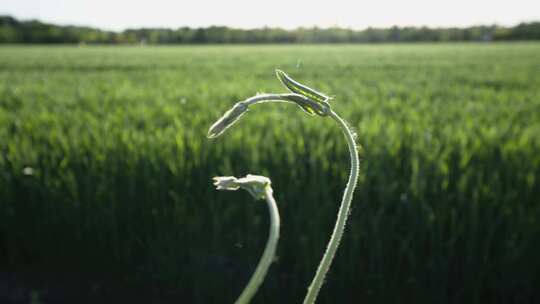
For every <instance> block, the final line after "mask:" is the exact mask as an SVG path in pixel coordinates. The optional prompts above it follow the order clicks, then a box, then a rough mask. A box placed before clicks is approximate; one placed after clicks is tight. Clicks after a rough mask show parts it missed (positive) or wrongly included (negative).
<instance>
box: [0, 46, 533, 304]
mask: <svg viewBox="0 0 540 304" xmlns="http://www.w3.org/2000/svg"><path fill="white" fill-rule="evenodd" d="M276 68H279V69H282V70H284V71H286V72H287V73H288V74H290V75H291V76H292V77H293V78H295V79H297V80H298V81H300V82H302V83H305V84H307V85H309V86H311V87H313V88H315V89H317V90H319V91H321V92H324V93H326V94H328V95H330V96H333V97H334V99H332V101H331V105H332V107H333V109H334V110H335V111H336V112H338V113H339V114H340V115H342V116H343V117H344V118H345V119H346V120H347V121H348V122H349V123H350V125H351V126H353V127H354V128H355V130H356V132H357V134H358V138H357V140H358V143H359V144H360V145H361V146H362V151H361V157H362V164H361V176H360V181H359V184H358V188H357V191H356V194H355V199H354V201H353V209H352V211H351V216H350V222H349V224H348V225H347V228H346V231H345V236H344V239H343V241H342V243H341V247H340V248H339V250H338V253H337V256H336V259H335V261H334V264H333V267H332V269H331V271H330V273H329V275H328V277H327V280H326V283H325V285H324V286H323V289H322V291H321V294H320V296H319V302H320V303H407V302H415V303H486V302H500V303H528V302H534V301H536V300H538V299H539V297H540V295H539V294H538V287H539V286H540V258H539V256H540V43H489V44H481V43H463V44H458V43H455V44H401V45H392V44H384V45H297V46H279V45H268V46H190V47H165V46H164V47H137V46H80V47H79V46H58V47H56V46H35V47H23V46H2V47H0V274H1V273H4V274H9V275H12V276H15V277H16V278H19V279H18V280H19V281H21V282H19V283H18V284H19V285H20V286H19V285H18V286H19V288H22V289H23V290H28V291H32V292H33V296H39V297H40V299H42V300H43V299H44V300H43V301H44V303H49V302H47V301H46V299H47V297H51V299H53V300H52V301H51V302H50V303H60V302H61V301H60V302H55V301H54V299H56V298H54V297H55V296H56V297H60V299H67V300H66V301H68V302H72V303H76V302H79V303H83V302H84V301H89V302H93V303H98V302H101V303H104V302H107V301H111V303H113V302H114V303H119V302H118V301H120V302H125V303H128V302H130V303H139V302H140V303H232V302H233V301H234V299H236V297H237V296H238V295H239V293H240V292H241V290H242V288H243V286H244V284H245V283H246V282H247V280H248V278H249V276H250V275H251V273H252V271H253V270H254V267H255V265H256V263H257V261H258V259H259V257H260V255H261V253H262V250H263V248H264V244H265V242H266V237H267V232H268V216H267V211H266V206H265V204H264V203H261V202H257V201H254V200H253V199H252V198H251V197H250V196H249V195H248V194H247V193H244V192H217V191H215V190H214V188H213V186H212V183H211V178H212V177H213V176H216V175H236V176H243V175H245V174H247V173H252V174H262V175H266V176H268V177H270V178H271V179H272V181H273V188H274V190H275V194H276V199H277V201H278V206H279V208H280V212H281V216H282V232H281V239H280V243H279V245H278V251H277V255H278V258H277V259H276V262H275V263H274V264H273V265H272V267H271V268H270V272H269V274H268V277H267V279H266V281H265V282H264V284H263V285H262V287H261V289H260V290H259V292H258V293H257V295H256V296H255V299H254V300H255V303H299V302H300V301H301V300H302V299H303V296H304V295H305V291H306V288H307V286H308V284H309V282H310V281H311V279H312V277H313V275H314V273H315V270H316V266H317V264H318V261H319V259H320V258H321V257H322V254H323V250H324V248H325V246H326V243H327V241H328V238H329V236H330V233H331V230H332V228H333V224H334V221H335V218H336V214H337V209H338V206H339V201H340V199H341V195H342V191H343V187H344V184H345V182H346V180H347V176H348V170H349V159H348V152H347V151H348V150H347V146H346V142H345V139H344V138H343V136H342V134H341V131H340V130H339V129H338V127H337V126H336V125H335V123H333V122H332V121H331V120H330V119H327V118H321V117H310V116H308V115H306V114H305V113H304V112H303V111H301V109H300V108H298V107H297V106H295V105H291V104H263V105H257V106H254V107H252V108H251V109H250V114H249V115H246V116H245V117H244V118H243V119H242V120H241V121H240V122H238V123H237V125H235V126H234V128H231V130H229V131H227V133H226V134H224V135H223V136H222V137H219V138H218V139H215V140H208V139H207V138H206V133H207V131H208V127H209V126H210V125H211V124H212V123H213V122H214V121H215V120H216V119H217V118H218V117H219V116H220V115H221V114H222V113H223V112H224V111H225V110H227V109H228V108H230V106H232V105H233V104H234V103H235V102H237V101H239V100H242V99H244V98H246V97H249V96H252V95H254V94H255V93H258V92H261V93H279V92H285V90H284V88H283V87H282V86H281V85H280V83H279V81H278V80H277V79H276V77H275V75H274V69H276ZM36 277H39V278H41V279H39V280H37V279H35V278H36ZM62 278H67V279H62ZM57 285H61V287H58V288H57ZM21 286H22V287H21ZM55 286H56V287H55ZM96 286H98V287H97V288H96ZM55 288H56V289H55ZM73 288H75V290H80V292H78V293H77V295H76V294H75V292H74V291H71V290H73ZM76 288H78V289H76ZM55 293H57V294H55ZM6 294H7V296H6V297H8V298H7V301H10V300H11V301H16V300H17V299H18V298H16V297H17V295H10V293H9V292H7V293H6ZM81 294H82V295H84V296H80V295H81ZM9 297H11V298H9ZM19 297H20V296H19ZM62 297H64V298H62ZM77 297H80V298H77ZM14 299H15V300H14ZM22 299H24V297H23V298H22ZM81 299H82V300H81ZM119 299H121V300H119ZM351 299H354V302H351ZM81 301H82V302H81ZM17 303H21V302H17ZM62 303H64V302H62Z"/></svg>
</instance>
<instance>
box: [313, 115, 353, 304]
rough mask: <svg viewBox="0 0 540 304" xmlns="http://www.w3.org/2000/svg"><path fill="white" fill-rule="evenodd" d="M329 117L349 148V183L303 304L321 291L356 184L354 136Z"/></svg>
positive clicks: (345, 125) (333, 116)
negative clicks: (341, 132) (330, 235)
mask: <svg viewBox="0 0 540 304" xmlns="http://www.w3.org/2000/svg"><path fill="white" fill-rule="evenodd" d="M330 117H332V119H334V120H335V121H336V122H337V123H338V124H339V126H340V127H341V129H342V131H343V134H344V135H345V138H346V139H347V144H348V146H349V153H350V156H351V172H350V175H349V181H348V182H347V186H346V187H345V193H344V194H343V199H342V201H341V206H340V207H339V212H338V217H337V220H336V225H335V227H334V231H333V232H332V237H331V238H330V241H329V242H328V246H327V247H326V252H325V253H324V256H323V258H322V260H321V263H320V264H319V267H318V268H317V273H316V274H315V277H314V278H313V281H312V282H311V285H310V286H309V288H308V292H307V294H306V298H305V299H304V304H312V303H315V300H316V299H317V295H318V294H319V290H320V289H321V286H322V284H323V283H324V277H325V276H326V273H327V272H328V269H329V268H330V265H331V264H332V260H333V259H334V256H335V255H336V251H337V248H338V246H339V242H340V240H341V237H342V235H343V231H344V230H345V224H346V223H347V216H348V215H349V209H350V206H351V201H352V197H353V192H354V188H355V187H356V182H357V180H358V171H359V164H360V159H359V158H358V150H357V148H356V143H355V141H354V136H353V133H352V131H351V129H350V128H349V127H348V126H347V123H346V122H345V121H344V120H343V119H342V118H341V117H339V116H338V115H337V114H336V113H335V112H334V111H331V112H330Z"/></svg>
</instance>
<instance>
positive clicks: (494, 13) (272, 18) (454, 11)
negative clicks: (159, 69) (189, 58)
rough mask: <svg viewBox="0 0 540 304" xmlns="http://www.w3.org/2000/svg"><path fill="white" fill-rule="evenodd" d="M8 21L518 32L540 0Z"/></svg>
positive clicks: (185, 8) (389, 2) (252, 4)
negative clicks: (507, 28)
mask: <svg viewBox="0 0 540 304" xmlns="http://www.w3.org/2000/svg"><path fill="white" fill-rule="evenodd" d="M6 14H7V15H12V16H15V17H16V18H20V19H39V20H41V21H45V22H52V23H57V24H73V25H88V26H94V27H99V28H103V29H110V30H123V29H125V28H134V27H168V28H176V27H180V26H191V27H200V26H209V25H227V26H231V27H239V28H256V27H263V26H270V27H283V28H296V27H300V26H314V25H316V26H319V27H329V26H341V27H350V28H356V29H362V28H366V27H368V26H372V27H390V26H392V25H398V26H407V25H413V26H422V25H427V26H470V25H476V24H493V23H497V24H500V25H515V24H517V23H519V22H522V21H540V0H511V1H509V0H446V1H438V0H401V1H400V0H371V1H365V0H356V1H354V0H265V1H257V0H195V1H185V0H176V1H173V0H146V1H138V0H1V1H0V15H6Z"/></svg>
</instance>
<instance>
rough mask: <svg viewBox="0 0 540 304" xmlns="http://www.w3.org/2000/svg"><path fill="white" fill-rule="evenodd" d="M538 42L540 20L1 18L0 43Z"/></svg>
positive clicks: (539, 38) (539, 37)
mask: <svg viewBox="0 0 540 304" xmlns="http://www.w3.org/2000/svg"><path fill="white" fill-rule="evenodd" d="M502 40H540V22H528V23H520V24H518V25H516V26H513V27H503V26H498V25H481V26H471V27H466V28H457V27H451V28H428V27H398V26H393V27H391V28H367V29H364V30H352V29H346V28H339V27H333V28H318V27H311V28H298V29H294V30H285V29H280V28H269V27H265V28H260V29H249V30H247V29H236V28H230V27H225V26H210V27H206V28H190V27H181V28H177V29H166V28H140V29H127V30H124V31H121V32H114V31H105V30H100V29H97V28H92V27H82V26H60V25H54V24H50V23H43V22H40V21H37V20H30V21H20V20H17V19H15V18H13V17H11V16H0V43H81V44H82V43H88V44H144V43H148V44H205V43H374V42H421V41H440V42H444V41H502Z"/></svg>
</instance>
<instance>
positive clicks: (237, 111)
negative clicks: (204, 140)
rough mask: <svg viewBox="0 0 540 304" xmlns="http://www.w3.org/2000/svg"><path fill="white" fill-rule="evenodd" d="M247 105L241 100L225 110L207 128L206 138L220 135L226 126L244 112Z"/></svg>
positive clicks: (230, 124)
mask: <svg viewBox="0 0 540 304" xmlns="http://www.w3.org/2000/svg"><path fill="white" fill-rule="evenodd" d="M247 110H248V107H247V106H246V105H245V104H244V103H243V102H237V103H236V104H235V105H234V106H233V107H232V108H231V109H230V110H229V111H227V112H225V114H223V116H221V118H220V119H218V121H216V122H215V123H214V124H213V125H212V126H211V127H210V129H209V130H208V135H207V136H208V138H215V137H218V136H219V135H221V134H222V133H223V132H225V130H227V128H229V127H230V126H232V125H233V124H234V123H235V122H236V121H237V120H238V119H239V118H240V116H242V115H243V114H244V113H245V112H247Z"/></svg>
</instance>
